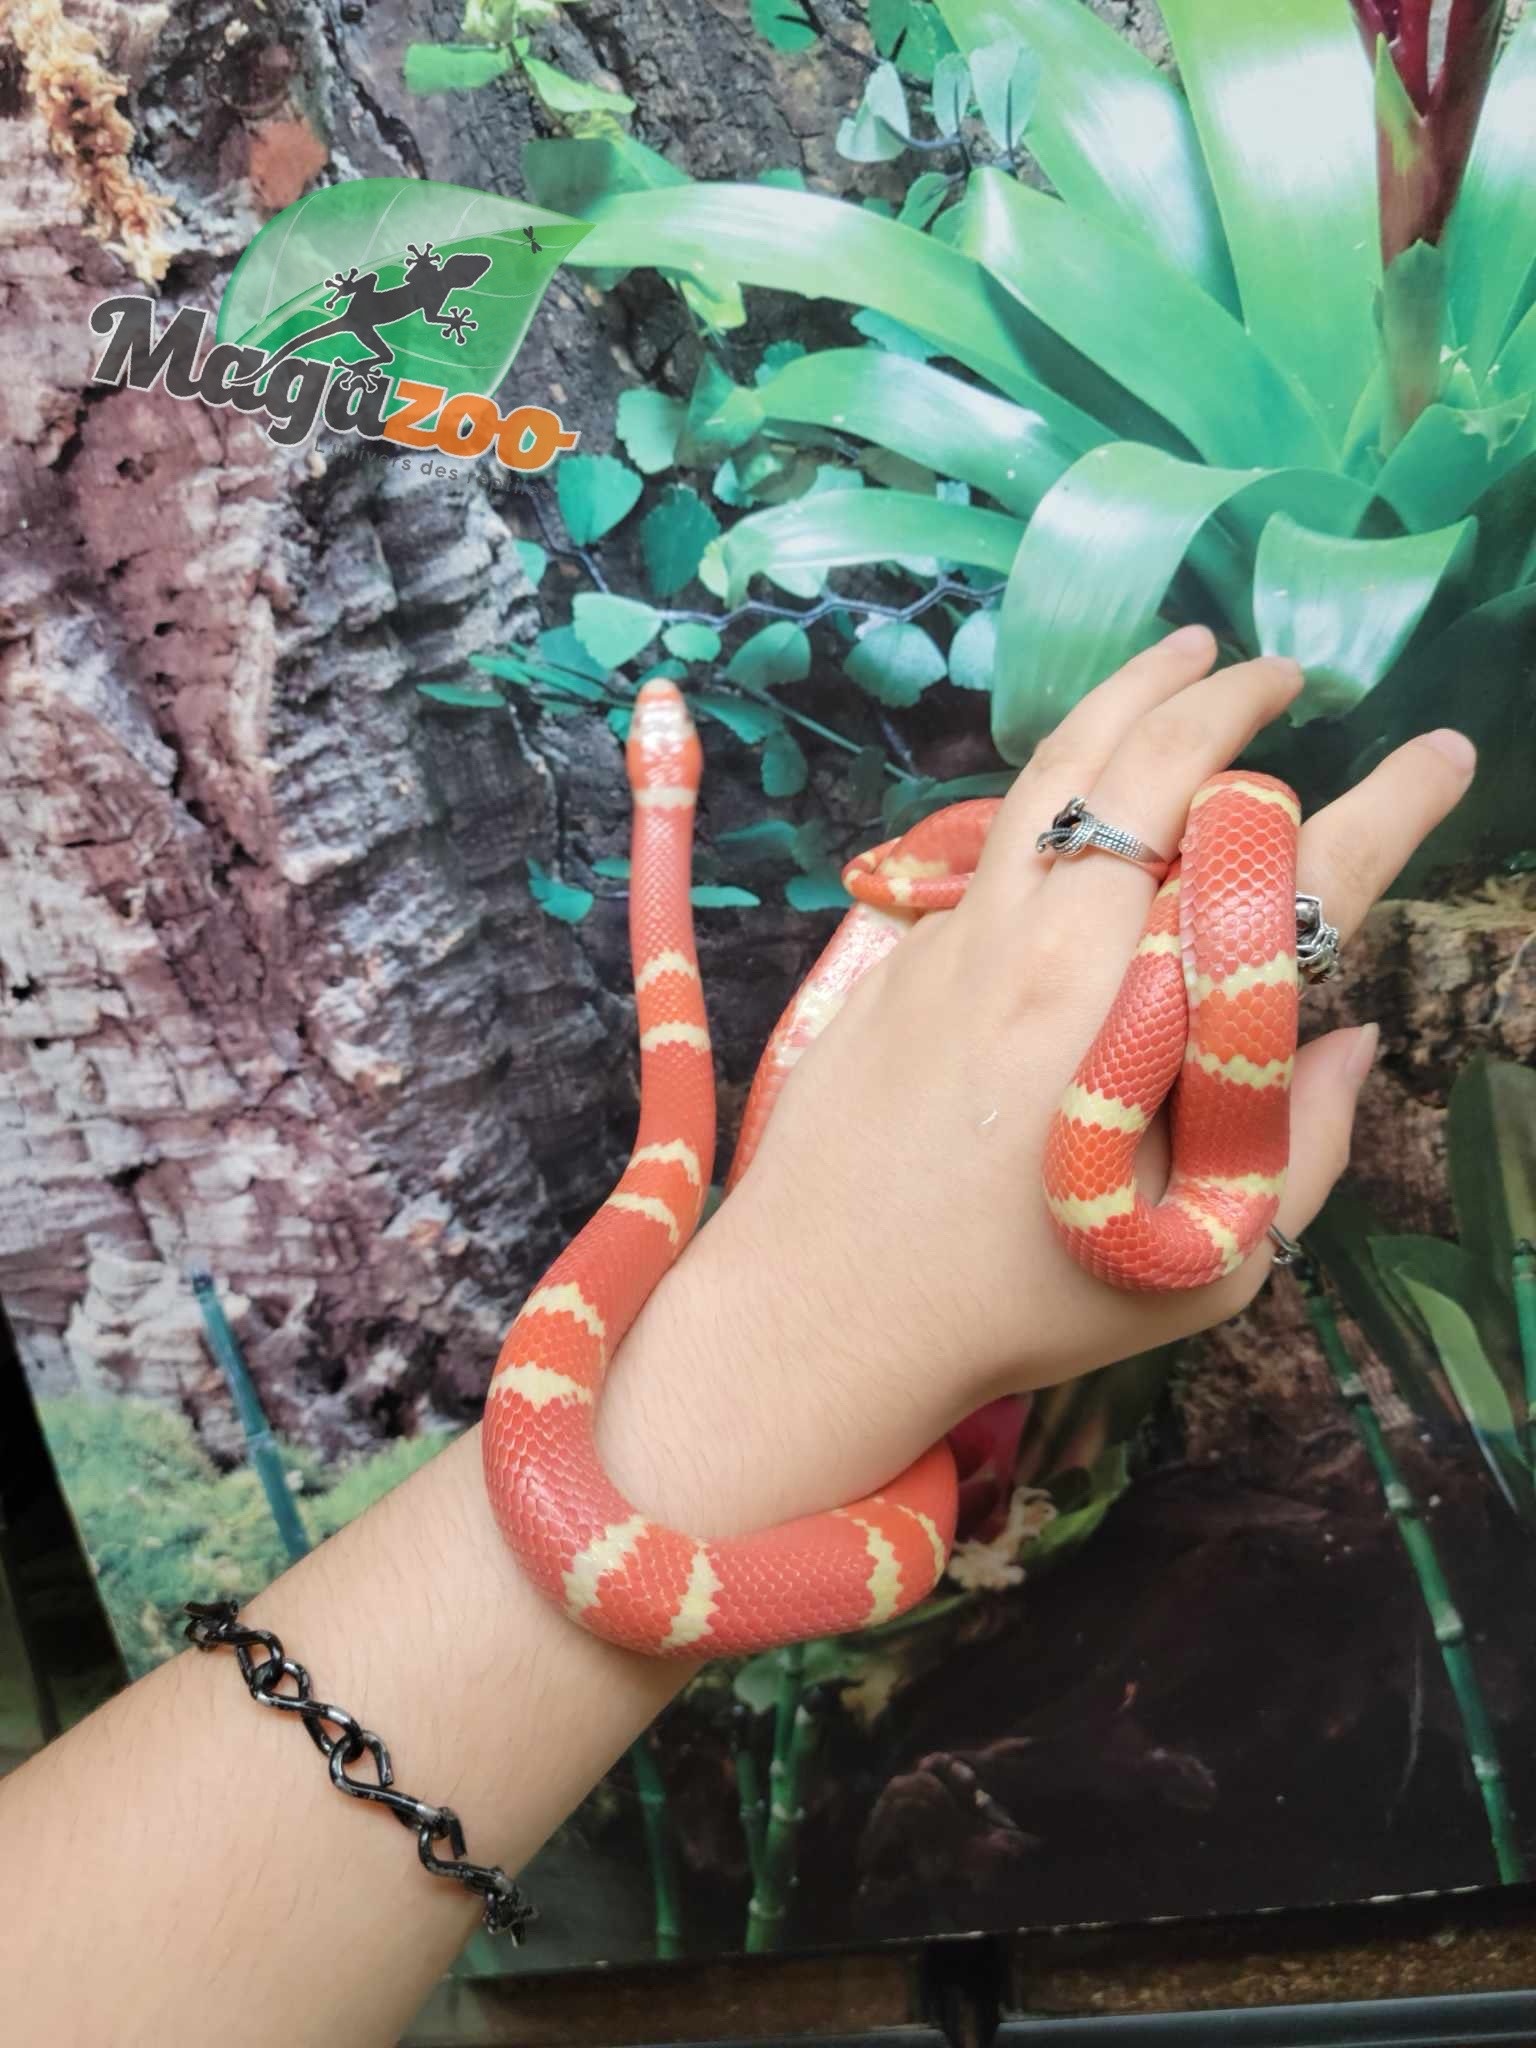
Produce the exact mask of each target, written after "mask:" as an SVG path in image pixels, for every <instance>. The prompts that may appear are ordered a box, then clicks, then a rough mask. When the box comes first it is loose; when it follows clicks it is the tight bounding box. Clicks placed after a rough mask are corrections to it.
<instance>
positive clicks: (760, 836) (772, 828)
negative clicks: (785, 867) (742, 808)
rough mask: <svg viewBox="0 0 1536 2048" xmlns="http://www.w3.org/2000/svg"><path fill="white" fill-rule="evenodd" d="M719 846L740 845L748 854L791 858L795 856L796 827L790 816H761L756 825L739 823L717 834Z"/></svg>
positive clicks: (716, 840)
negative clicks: (730, 829)
mask: <svg viewBox="0 0 1536 2048" xmlns="http://www.w3.org/2000/svg"><path fill="white" fill-rule="evenodd" d="M715 844H716V845H717V846H740V847H742V848H744V849H745V851H746V852H747V854H748V855H749V856H750V855H759V856H772V857H774V858H777V859H783V860H790V859H792V858H793V856H794V846H795V827H794V826H793V825H791V823H790V822H789V820H788V818H760V819H759V820H758V821H757V823H756V824H754V825H737V826H736V827H735V828H734V829H733V830H732V831H730V832H720V833H717V834H716V835H715Z"/></svg>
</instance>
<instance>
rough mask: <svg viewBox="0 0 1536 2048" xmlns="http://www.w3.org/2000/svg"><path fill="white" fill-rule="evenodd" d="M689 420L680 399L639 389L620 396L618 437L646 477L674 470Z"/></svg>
mask: <svg viewBox="0 0 1536 2048" xmlns="http://www.w3.org/2000/svg"><path fill="white" fill-rule="evenodd" d="M687 417H688V408H687V406H686V405H685V404H684V403H683V401H682V400H681V399H680V398H668V397H667V396H666V394H665V393H664V392H661V391H647V390H646V389H645V388H644V387H643V386H639V387H637V388H636V389H634V390H632V391H624V392H621V393H620V394H619V414H618V436H619V439H620V440H621V441H622V442H623V443H624V448H625V452H626V453H627V455H628V456H629V459H630V461H631V462H632V463H633V464H634V465H635V467H636V469H638V470H640V471H642V472H643V474H644V475H646V476H655V474H656V473H657V471H658V470H662V469H670V468H671V467H672V464H673V461H674V460H675V458H676V455H677V437H678V435H679V434H680V433H681V432H682V430H683V422H684V420H685V419H686V418H687Z"/></svg>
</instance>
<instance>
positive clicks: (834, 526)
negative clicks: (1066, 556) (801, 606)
mask: <svg viewBox="0 0 1536 2048" xmlns="http://www.w3.org/2000/svg"><path fill="white" fill-rule="evenodd" d="M1022 533H1023V528H1022V527H1021V526H1020V525H1019V522H1018V521H1017V520H1016V519H1009V518H1008V517H1007V516H1006V515H1005V514H1004V513H1002V512H985V511H981V510H979V509H978V508H977V507H976V506H974V505H953V504H948V503H946V502H945V501H944V500H943V499H942V498H926V497H922V496H919V495H918V494H917V493H915V492H911V491H822V492H818V493H816V494H815V495H814V496H808V497H804V498H797V499H795V500H794V501H793V502H792V503H791V504H788V505H775V506H774V507H773V509H772V510H771V511H768V512H755V513H753V514H752V515H751V516H750V517H749V518H746V519H742V520H738V521H737V523H736V525H735V526H733V527H732V528H731V529H730V531H729V532H728V533H725V534H722V535H721V537H720V539H719V540H717V541H715V542H713V543H712V544H711V546H710V547H709V548H708V549H707V550H706V552H705V556H704V560H703V562H702V563H701V564H700V566H699V580H700V582H701V583H703V584H704V586H705V588H706V589H709V590H712V591H713V592H714V593H715V595H716V596H717V597H719V598H721V599H723V600H724V602H725V603H726V604H739V603H740V601H741V599H742V596H743V595H744V594H745V592H746V588H747V585H748V584H749V583H750V582H751V580H752V578H753V577H754V576H767V577H768V578H769V579H770V581H772V582H775V583H779V584H780V585H781V586H785V587H792V588H799V579H801V578H803V577H804V576H806V575H807V574H810V575H813V576H820V575H823V574H825V572H826V571H827V570H828V569H835V568H837V567H839V566H841V565H843V564H846V563H850V562H888V561H892V560H894V559H898V558H901V557H908V556H913V555H918V556H928V555H933V554H937V555H940V556H942V557H943V558H944V559H945V560H946V561H953V562H964V563H967V564H969V565H970V566H972V567H974V568H981V569H991V570H994V571H995V572H996V573H997V574H999V575H1005V574H1006V573H1007V570H1008V565H1009V563H1010V562H1011V561H1012V560H1013V558H1014V554H1015V552H1016V551H1017V549H1018V545H1019V541H1020V538H1021V536H1022ZM791 579H793V581H791Z"/></svg>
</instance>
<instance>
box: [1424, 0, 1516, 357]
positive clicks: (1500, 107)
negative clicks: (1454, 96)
mask: <svg viewBox="0 0 1536 2048" xmlns="http://www.w3.org/2000/svg"><path fill="white" fill-rule="evenodd" d="M1533 105H1536V15H1527V16H1526V18H1525V19H1524V20H1523V21H1522V22H1521V23H1520V24H1519V26H1518V27H1517V28H1516V30H1515V32H1514V34H1513V36H1512V37H1511V38H1510V42H1509V47H1508V48H1507V49H1506V50H1505V52H1504V55H1503V57H1502V58H1501V59H1500V61H1499V64H1498V67H1497V68H1496V70H1495V71H1494V74H1493V79H1492V82H1491V84H1490V85H1489V88H1488V97H1487V99H1486V100H1485V101H1484V103H1483V111H1482V115H1481V117H1480V119H1479V121H1478V124H1477V133H1476V136H1475V137H1474V140H1473V144H1472V153H1471V155H1470V156H1469V158H1468V160H1467V170H1466V175H1465V177H1464V178H1463V179H1462V185H1461V194H1460V196H1459V198H1458V199H1457V201H1456V205H1455V208H1454V210H1453V211H1452V214H1451V218H1450V222H1449V224H1448V226H1447V228H1446V234H1445V249H1446V254H1447V257H1448V259H1449V262H1450V272H1451V287H1450V290H1451V318H1452V321H1453V323H1454V326H1455V330H1456V339H1457V341H1458V342H1459V343H1460V344H1461V345H1462V346H1464V347H1465V349H1466V351H1467V360H1468V362H1469V363H1470V365H1471V368H1472V372H1473V375H1474V376H1477V377H1481V376H1482V375H1483V374H1484V373H1485V372H1486V370H1487V369H1488V366H1489V364H1490V363H1492V362H1493V361H1494V360H1495V358H1496V356H1497V354H1498V350H1499V344H1500V342H1501V341H1503V339H1504V337H1505V335H1506V334H1508V333H1509V331H1510V329H1511V328H1512V327H1513V326H1514V324H1515V322H1516V321H1517V320H1518V319H1519V318H1520V316H1521V314H1522V313H1523V312H1524V311H1525V309H1526V307H1527V306H1529V305H1530V304H1531V302H1532V300H1533V298H1536V235H1533V233H1532V229H1531V195H1532V193H1533V191H1536V114H1533V111H1532V109H1533Z"/></svg>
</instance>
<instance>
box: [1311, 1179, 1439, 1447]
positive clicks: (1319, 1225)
mask: <svg viewBox="0 0 1536 2048" xmlns="http://www.w3.org/2000/svg"><path fill="white" fill-rule="evenodd" d="M1382 1235H1383V1232H1382V1228H1381V1224H1380V1223H1379V1221H1378V1220H1377V1218H1376V1217H1375V1216H1374V1215H1373V1214H1372V1212H1371V1210H1370V1209H1369V1207H1368V1206H1367V1205H1366V1204H1365V1203H1364V1202H1362V1201H1361V1200H1360V1199H1359V1197H1358V1196H1357V1195H1353V1194H1350V1193H1349V1192H1348V1191H1347V1190H1345V1189H1340V1188H1335V1189H1334V1191H1333V1193H1332V1194H1331V1195H1330V1196H1329V1197H1328V1200H1327V1202H1326V1203H1325V1204H1324V1206H1323V1210H1322V1213H1321V1214H1320V1215H1319V1216H1318V1217H1317V1218H1316V1220H1315V1221H1314V1222H1313V1223H1312V1224H1311V1226H1310V1227H1309V1228H1308V1230H1307V1233H1306V1238H1305V1243H1306V1247H1307V1250H1308V1251H1309V1252H1311V1253H1312V1254H1313V1256H1314V1257H1315V1258H1317V1259H1318V1260H1319V1261H1320V1263H1321V1264H1322V1267H1323V1269H1324V1271H1325V1272H1326V1273H1327V1275H1328V1280H1329V1284H1330V1285H1331V1286H1332V1287H1333V1289H1334V1291H1335V1292H1336V1293H1337V1295H1338V1297H1339V1299H1340V1301H1342V1302H1343V1304H1344V1306H1345V1308H1346V1309H1347V1310H1348V1311H1349V1314H1350V1316H1351V1317H1352V1319H1353V1320H1354V1322H1355V1323H1356V1324H1357V1325H1358V1327H1359V1330H1360V1334H1361V1335H1362V1336H1363V1337H1364V1338H1365V1341H1366V1342H1367V1344H1369V1345H1370V1347H1371V1350H1372V1351H1373V1352H1374V1353H1375V1355H1376V1357H1377V1358H1378V1359H1380V1361H1381V1363H1382V1364H1383V1365H1384V1366H1385V1367H1386V1369H1387V1371H1388V1372H1389V1373H1390V1374H1391V1376H1392V1384H1393V1386H1394V1387H1395V1388H1396V1389H1397V1392H1398V1394H1399V1395H1400V1396H1401V1397H1402V1399H1403V1400H1404V1401H1406V1402H1407V1404H1408V1406H1409V1407H1410V1408H1411V1409H1412V1411H1413V1413H1414V1415H1415V1416H1416V1418H1417V1419H1418V1421H1419V1422H1420V1423H1421V1424H1422V1425H1423V1426H1424V1427H1425V1428H1426V1429H1429V1430H1432V1431H1436V1432H1437V1433H1438V1434H1440V1435H1441V1436H1443V1435H1444V1433H1445V1431H1444V1424H1445V1422H1446V1419H1447V1416H1448V1415H1449V1413H1450V1412H1451V1405H1450V1400H1449V1388H1448V1386H1447V1385H1446V1383H1445V1381H1444V1380H1443V1378H1442V1376H1441V1373H1440V1360H1439V1355H1438V1353H1437V1352H1436V1351H1435V1348H1434V1346H1433V1345H1432V1344H1431V1343H1430V1342H1429V1340H1428V1337H1427V1336H1426V1334H1425V1332H1424V1331H1423V1329H1422V1328H1421V1327H1420V1325H1419V1323H1418V1321H1417V1320H1416V1318H1414V1317H1412V1316H1410V1315H1408V1314H1407V1313H1405V1311H1404V1309H1403V1308H1402V1306H1401V1304H1400V1303H1399V1302H1398V1299H1397V1296H1396V1295H1395V1294H1394V1293H1393V1291H1392V1289H1391V1287H1389V1286H1388V1284H1387V1282H1386V1278H1385V1276H1384V1275H1383V1273H1382V1272H1381V1270H1380V1268H1379V1267H1378V1266H1377V1264H1376V1261H1375V1259H1374V1258H1373V1257H1372V1255H1371V1241H1372V1240H1373V1239H1375V1238H1379V1237H1381V1236H1382Z"/></svg>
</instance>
